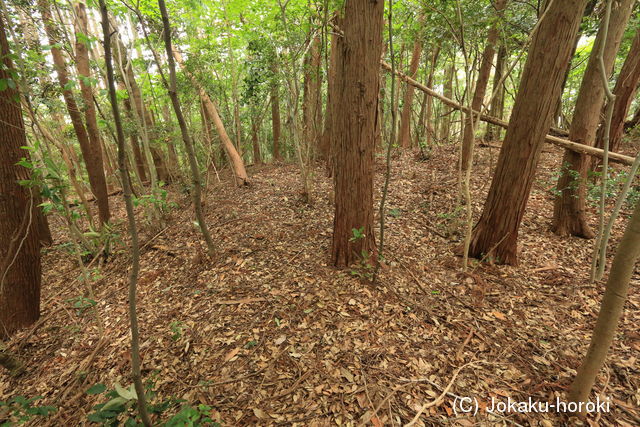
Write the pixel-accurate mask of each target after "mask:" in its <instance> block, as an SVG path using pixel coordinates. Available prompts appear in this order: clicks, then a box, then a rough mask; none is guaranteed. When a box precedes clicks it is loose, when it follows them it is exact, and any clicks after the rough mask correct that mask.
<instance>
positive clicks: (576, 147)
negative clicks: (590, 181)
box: [380, 61, 634, 166]
mask: <svg viewBox="0 0 640 427" xmlns="http://www.w3.org/2000/svg"><path fill="white" fill-rule="evenodd" d="M380 65H381V66H382V68H384V69H385V70H387V71H391V66H390V65H389V64H387V63H386V62H384V61H380ZM395 74H396V75H397V76H398V77H400V78H401V79H402V80H404V81H405V82H406V83H408V84H410V85H411V86H413V87H415V88H416V89H418V90H420V91H422V92H424V93H426V94H427V95H429V96H432V97H434V98H437V99H439V100H440V101H442V102H443V103H445V104H446V105H448V106H449V107H452V108H455V109H456V110H461V111H465V112H469V108H468V107H465V106H463V105H460V104H458V103H457V102H456V101H454V100H452V99H449V98H447V97H446V96H443V95H440V94H439V93H438V92H436V91H435V90H433V89H431V88H429V87H427V86H425V85H423V84H421V83H419V82H417V81H416V80H414V79H412V78H411V77H409V76H407V75H406V74H404V73H401V72H400V71H396V72H395ZM473 113H474V115H476V116H479V117H480V120H482V121H484V122H487V123H491V124H493V125H496V126H500V127H502V128H504V129H507V128H508V127H509V123H508V122H505V121H504V120H500V119H497V118H495V117H492V116H489V115H486V114H480V113H479V112H478V111H473ZM553 132H554V133H558V132H560V130H558V129H554V130H553ZM544 141H545V142H547V143H550V144H554V145H557V146H559V147H562V148H566V149H567V150H571V151H574V152H576V153H581V154H587V155H589V156H593V157H598V158H602V157H603V156H604V150H601V149H600V148H596V147H591V146H589V145H584V144H579V143H577V142H573V141H569V140H568V139H564V138H560V137H557V136H553V135H546V136H545V139H544ZM609 160H611V161H613V162H617V163H621V164H623V165H627V166H631V165H632V164H633V160H634V159H633V157H629V156H625V155H624V154H619V153H613V152H609Z"/></svg>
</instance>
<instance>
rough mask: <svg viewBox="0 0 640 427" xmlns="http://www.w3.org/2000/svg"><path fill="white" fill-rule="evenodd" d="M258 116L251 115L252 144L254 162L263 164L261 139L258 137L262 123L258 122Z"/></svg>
mask: <svg viewBox="0 0 640 427" xmlns="http://www.w3.org/2000/svg"><path fill="white" fill-rule="evenodd" d="M258 120H259V119H258V117H256V115H255V114H254V115H253V117H251V145H252V148H253V163H254V164H256V165H260V164H262V154H261V153H260V140H259V138H258V132H259V127H260V125H259V124H258Z"/></svg>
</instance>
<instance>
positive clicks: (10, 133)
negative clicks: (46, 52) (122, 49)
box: [0, 16, 41, 339]
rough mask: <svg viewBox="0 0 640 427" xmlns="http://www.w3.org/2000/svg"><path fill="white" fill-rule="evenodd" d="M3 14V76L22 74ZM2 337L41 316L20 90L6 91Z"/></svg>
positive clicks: (0, 110)
mask: <svg viewBox="0 0 640 427" xmlns="http://www.w3.org/2000/svg"><path fill="white" fill-rule="evenodd" d="M3 19H4V18H3V17H2V16H0V54H1V57H0V61H2V67H0V79H1V80H5V81H7V80H8V79H15V75H14V73H16V72H17V70H15V68H14V67H13V63H12V61H11V57H10V55H11V52H10V51H9V43H8V42H7V36H6V33H5V27H4V21H3ZM0 135H2V138H0V241H1V242H2V243H1V244H0V339H4V338H7V337H9V336H10V335H11V334H12V333H13V332H15V331H17V330H18V329H20V328H23V327H25V326H29V325H30V324H32V323H34V322H35V321H36V320H38V318H39V317H40V280H41V265H40V243H39V239H40V233H39V231H40V230H39V227H38V220H37V218H38V214H39V213H38V212H39V209H38V206H37V203H36V195H35V194H34V192H35V191H37V188H33V187H31V188H29V187H27V186H21V185H19V184H18V181H20V180H30V179H31V176H30V171H29V170H28V169H26V168H24V167H23V166H19V165H18V164H17V163H18V162H19V161H20V159H21V158H23V157H28V152H27V151H25V150H24V149H22V148H20V147H24V146H27V138H26V134H25V130H24V122H23V120H22V108H21V107H20V101H19V94H18V91H17V90H16V89H15V88H11V87H6V88H5V89H4V90H2V91H0Z"/></svg>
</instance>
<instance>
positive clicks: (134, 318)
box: [99, 0, 151, 427]
mask: <svg viewBox="0 0 640 427" xmlns="http://www.w3.org/2000/svg"><path fill="white" fill-rule="evenodd" d="M99 4H100V13H101V16H102V33H103V43H104V56H105V63H106V68H107V81H108V86H109V100H110V101H111V108H112V110H113V119H114V121H115V125H116V134H117V136H116V142H117V144H118V169H120V177H121V180H122V189H123V194H124V201H125V206H126V211H127V224H128V230H129V235H130V236H131V258H132V261H131V264H132V265H131V271H130V273H129V310H128V311H129V324H130V330H131V377H132V380H133V385H134V387H135V390H136V395H137V399H136V403H137V407H138V414H139V415H140V418H141V419H142V423H143V424H144V425H145V426H146V427H149V426H151V420H150V418H149V413H148V412H147V401H146V396H145V391H144V386H143V384H142V369H141V364H142V362H141V360H140V337H139V329H138V314H137V304H136V294H137V284H138V272H139V270H140V262H139V260H140V250H139V247H138V231H137V228H136V219H135V215H134V212H133V202H132V200H131V185H130V178H129V176H128V175H129V170H128V169H127V163H126V161H125V145H124V131H123V129H122V123H121V120H120V110H119V108H118V98H117V95H116V84H115V76H114V73H113V65H112V61H111V30H110V28H109V21H108V19H109V17H108V14H107V6H106V5H105V2H104V0H99Z"/></svg>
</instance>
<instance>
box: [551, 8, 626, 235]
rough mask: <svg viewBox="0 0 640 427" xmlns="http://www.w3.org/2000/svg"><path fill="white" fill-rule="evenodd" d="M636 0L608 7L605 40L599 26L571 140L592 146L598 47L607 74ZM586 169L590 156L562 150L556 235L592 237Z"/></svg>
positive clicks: (598, 93) (599, 102)
mask: <svg viewBox="0 0 640 427" xmlns="http://www.w3.org/2000/svg"><path fill="white" fill-rule="evenodd" d="M634 3H635V0H622V1H620V2H617V3H614V5H613V8H612V10H611V18H610V22H609V30H608V33H607V39H606V40H604V34H605V32H606V28H604V26H603V25H600V29H599V30H598V34H597V36H596V40H595V42H594V44H593V50H592V51H591V56H590V57H589V62H588V63H587V68H586V70H585V72H584V76H583V77H582V83H581V85H580V91H579V93H578V99H577V100H576V108H575V112H574V114H573V120H572V121H571V128H570V129H569V139H570V140H571V141H574V142H577V143H580V144H585V145H590V146H594V145H595V136H596V130H597V127H598V123H600V111H602V106H603V104H604V87H603V85H602V76H601V72H602V71H601V69H600V60H599V58H598V54H599V52H600V46H601V45H602V43H605V50H604V57H603V58H602V59H603V62H604V68H605V73H606V75H607V76H609V75H610V74H611V71H612V70H613V66H614V64H615V59H616V53H617V52H618V48H619V47H620V41H621V40H622V36H623V34H624V29H625V27H626V25H627V22H628V21H629V17H630V16H631V10H632V8H633V4H634ZM588 170H589V159H588V158H587V156H586V155H584V154H579V153H576V152H574V151H571V150H565V153H564V156H563V158H562V164H561V166H560V178H559V179H558V189H559V191H560V194H559V195H558V196H557V197H556V199H555V201H554V205H553V224H552V226H551V228H552V230H553V231H554V232H555V233H556V234H557V235H559V236H569V235H571V236H578V237H583V238H586V239H590V238H592V237H593V235H594V234H593V231H592V230H591V227H589V224H588V221H587V216H586V192H587V191H586V180H587V171H588Z"/></svg>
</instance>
